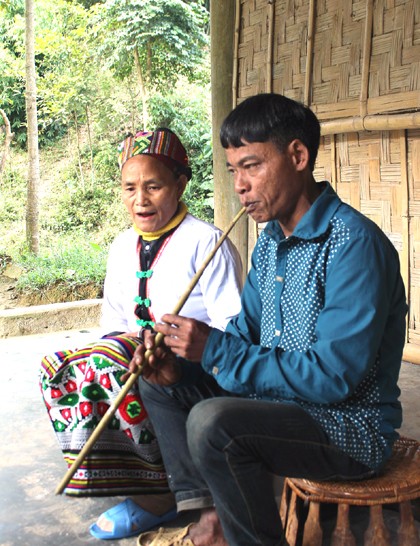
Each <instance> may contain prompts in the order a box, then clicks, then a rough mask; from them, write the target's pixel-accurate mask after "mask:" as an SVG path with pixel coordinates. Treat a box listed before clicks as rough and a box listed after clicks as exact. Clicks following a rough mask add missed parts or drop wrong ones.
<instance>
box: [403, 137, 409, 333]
mask: <svg viewBox="0 0 420 546" xmlns="http://www.w3.org/2000/svg"><path fill="white" fill-rule="evenodd" d="M400 162H401V220H402V225H401V233H402V252H401V254H402V256H401V276H402V278H403V281H404V285H405V292H406V298H407V301H410V297H411V295H410V210H409V209H410V207H409V181H408V158H407V140H406V131H401V132H400ZM409 321H410V315H409V314H407V318H406V339H405V340H406V342H408V341H410V340H409V338H408V332H409Z"/></svg>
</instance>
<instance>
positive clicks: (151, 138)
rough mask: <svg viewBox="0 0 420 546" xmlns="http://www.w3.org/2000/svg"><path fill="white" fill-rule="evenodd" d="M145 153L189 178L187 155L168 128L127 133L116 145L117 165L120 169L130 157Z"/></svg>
mask: <svg viewBox="0 0 420 546" xmlns="http://www.w3.org/2000/svg"><path fill="white" fill-rule="evenodd" d="M139 154H147V155H151V156H153V157H155V158H156V159H158V160H159V161H162V163H164V164H165V165H166V166H167V167H168V168H169V169H170V170H171V171H173V172H174V174H175V175H176V176H179V175H181V174H185V176H186V177H187V179H188V180H190V178H191V175H192V173H191V168H190V167H189V165H188V156H187V152H186V151H185V148H184V146H183V145H182V143H181V141H180V140H179V138H178V137H177V136H176V134H175V133H173V132H172V131H171V130H170V129H166V128H159V129H156V131H139V132H137V133H136V134H135V135H134V136H133V135H128V136H127V137H126V138H125V139H124V140H123V141H122V142H121V144H120V145H119V146H118V165H119V167H120V169H122V167H123V165H124V163H125V162H126V161H128V160H129V159H130V158H131V157H133V156H135V155H139Z"/></svg>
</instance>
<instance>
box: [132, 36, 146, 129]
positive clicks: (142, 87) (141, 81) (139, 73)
mask: <svg viewBox="0 0 420 546" xmlns="http://www.w3.org/2000/svg"><path fill="white" fill-rule="evenodd" d="M133 51H134V63H135V66H136V71H137V76H138V79H139V85H140V97H141V102H142V105H143V130H144V131H146V130H147V129H149V110H148V105H147V102H148V100H149V94H148V91H147V87H146V84H145V81H144V77H143V71H142V69H141V65H140V57H139V50H138V48H137V46H136V47H135V48H134V50H133Z"/></svg>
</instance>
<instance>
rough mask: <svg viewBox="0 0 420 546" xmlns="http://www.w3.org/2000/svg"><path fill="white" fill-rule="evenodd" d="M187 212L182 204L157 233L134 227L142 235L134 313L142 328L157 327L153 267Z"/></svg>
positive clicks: (138, 243)
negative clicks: (151, 289)
mask: <svg viewBox="0 0 420 546" xmlns="http://www.w3.org/2000/svg"><path fill="white" fill-rule="evenodd" d="M187 212H188V209H187V207H186V205H185V204H184V203H183V202H181V203H180V204H179V207H178V211H177V213H176V214H175V216H174V217H173V218H172V219H171V220H170V221H169V222H168V223H167V224H166V226H164V227H163V228H161V229H160V230H159V231H156V232H147V233H146V232H142V231H141V230H140V229H138V228H137V226H134V229H135V231H136V232H137V233H138V234H139V235H140V236H139V239H138V242H137V252H138V254H139V265H140V270H139V271H137V272H136V276H137V278H138V279H139V291H138V295H137V296H136V297H135V298H134V302H135V303H136V307H135V309H134V313H135V315H136V316H137V324H138V326H139V327H140V328H148V329H152V328H153V327H154V325H155V317H154V315H153V312H152V311H151V309H150V306H151V301H150V298H149V282H148V281H149V279H150V278H151V277H152V275H153V267H154V266H155V265H156V263H157V262H158V260H159V258H160V256H161V255H162V252H163V250H164V249H165V247H166V245H167V244H168V243H169V240H170V238H171V236H172V234H173V233H174V231H175V230H176V229H177V227H178V226H179V225H180V223H181V222H182V220H183V219H184V218H185V216H186V214H187Z"/></svg>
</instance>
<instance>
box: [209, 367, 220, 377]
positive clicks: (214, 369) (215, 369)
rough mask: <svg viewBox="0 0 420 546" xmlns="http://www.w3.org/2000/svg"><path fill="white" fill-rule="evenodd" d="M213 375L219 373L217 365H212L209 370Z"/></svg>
mask: <svg viewBox="0 0 420 546" xmlns="http://www.w3.org/2000/svg"><path fill="white" fill-rule="evenodd" d="M211 373H212V374H213V375H217V374H218V373H219V368H218V367H217V366H213V369H212V371H211Z"/></svg>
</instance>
